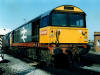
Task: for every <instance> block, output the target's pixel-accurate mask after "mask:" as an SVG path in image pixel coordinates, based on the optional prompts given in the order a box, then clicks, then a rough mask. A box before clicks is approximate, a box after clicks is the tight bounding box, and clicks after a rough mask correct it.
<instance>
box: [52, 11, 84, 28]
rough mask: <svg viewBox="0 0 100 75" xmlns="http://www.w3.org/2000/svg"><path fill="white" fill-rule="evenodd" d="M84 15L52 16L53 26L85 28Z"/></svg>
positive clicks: (58, 14) (61, 14)
mask: <svg viewBox="0 0 100 75" xmlns="http://www.w3.org/2000/svg"><path fill="white" fill-rule="evenodd" d="M84 16H85V15H84V14H81V13H60V12H56V13H53V14H52V25H53V26H68V27H85V21H84V20H85V19H84Z"/></svg>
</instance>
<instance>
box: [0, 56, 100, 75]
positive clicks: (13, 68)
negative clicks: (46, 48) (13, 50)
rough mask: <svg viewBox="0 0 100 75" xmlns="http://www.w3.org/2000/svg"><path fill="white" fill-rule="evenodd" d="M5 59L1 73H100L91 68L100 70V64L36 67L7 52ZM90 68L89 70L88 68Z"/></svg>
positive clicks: (1, 63)
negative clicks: (72, 66)
mask: <svg viewBox="0 0 100 75" xmlns="http://www.w3.org/2000/svg"><path fill="white" fill-rule="evenodd" d="M5 59H6V60H5V61H3V62H0V73H3V72H4V73H3V74H0V75H88V74H89V75H100V73H95V72H93V71H89V70H95V71H100V70H99V69H100V65H96V64H95V65H92V66H84V67H82V68H83V69H86V70H83V69H80V68H70V67H69V68H68V67H67V68H65V69H61V68H60V69H54V68H36V67H34V66H32V65H31V64H32V63H26V62H24V61H21V60H20V59H17V58H14V57H12V56H10V55H7V54H5ZM88 69H89V70H88Z"/></svg>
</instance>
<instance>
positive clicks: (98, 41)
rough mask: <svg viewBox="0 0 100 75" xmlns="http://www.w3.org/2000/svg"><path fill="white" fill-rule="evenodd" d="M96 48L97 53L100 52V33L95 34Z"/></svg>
mask: <svg viewBox="0 0 100 75" xmlns="http://www.w3.org/2000/svg"><path fill="white" fill-rule="evenodd" d="M94 46H95V50H96V52H100V32H94Z"/></svg>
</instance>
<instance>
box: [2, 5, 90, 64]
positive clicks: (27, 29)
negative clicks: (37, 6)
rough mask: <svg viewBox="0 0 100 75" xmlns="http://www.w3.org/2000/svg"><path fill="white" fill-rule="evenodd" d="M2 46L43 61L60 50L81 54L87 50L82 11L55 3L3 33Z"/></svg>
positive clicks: (58, 53) (66, 52)
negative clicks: (50, 7) (48, 9)
mask: <svg viewBox="0 0 100 75" xmlns="http://www.w3.org/2000/svg"><path fill="white" fill-rule="evenodd" d="M3 50H5V51H7V52H9V53H13V54H14V55H17V56H20V57H29V58H32V59H33V60H34V59H38V60H39V61H44V62H46V63H51V61H52V60H56V59H55V58H54V56H56V55H58V56H59V55H60V54H64V55H69V54H70V55H71V57H72V58H74V57H75V56H76V55H79V56H80V55H84V54H86V53H87V52H88V51H89V46H88V28H86V14H85V12H84V11H83V10H81V9H80V8H78V7H76V6H73V5H62V6H58V7H56V8H54V9H52V10H50V11H48V12H46V13H44V14H42V15H40V16H38V17H36V18H34V19H32V20H31V21H29V22H27V23H25V24H24V25H21V26H20V27H18V28H16V29H15V30H13V31H11V32H10V33H8V34H6V35H5V36H4V37H3ZM76 57H77V56H76ZM58 59H63V58H61V57H60V58H59V57H58ZM64 60H67V58H66V57H65V59H64Z"/></svg>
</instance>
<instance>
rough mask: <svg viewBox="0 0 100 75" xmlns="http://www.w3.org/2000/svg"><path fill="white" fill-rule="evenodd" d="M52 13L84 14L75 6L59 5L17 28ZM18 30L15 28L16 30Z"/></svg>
mask: <svg viewBox="0 0 100 75" xmlns="http://www.w3.org/2000/svg"><path fill="white" fill-rule="evenodd" d="M53 11H62V12H82V13H84V11H83V10H81V9H80V8H78V7H76V6H73V5H61V6H58V7H56V8H53V9H52V10H49V11H47V12H45V13H44V14H41V15H40V16H38V17H36V18H34V19H32V20H30V21H28V22H27V23H25V24H23V25H21V26H19V27H18V28H20V27H22V26H24V25H26V24H28V23H30V22H35V21H36V20H39V19H41V18H42V17H45V16H47V15H50V14H51V13H52V12H53ZM18 28H16V29H18ZM16 29H14V30H16ZM14 30H13V31H14Z"/></svg>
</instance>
